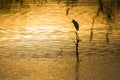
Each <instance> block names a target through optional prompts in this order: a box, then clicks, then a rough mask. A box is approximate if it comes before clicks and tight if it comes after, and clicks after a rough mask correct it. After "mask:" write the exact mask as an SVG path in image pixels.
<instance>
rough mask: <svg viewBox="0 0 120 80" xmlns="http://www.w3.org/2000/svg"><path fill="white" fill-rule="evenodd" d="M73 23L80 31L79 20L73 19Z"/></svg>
mask: <svg viewBox="0 0 120 80" xmlns="http://www.w3.org/2000/svg"><path fill="white" fill-rule="evenodd" d="M72 23H73V24H74V27H75V29H76V30H77V31H79V24H78V22H77V21H75V20H74V19H73V20H72Z"/></svg>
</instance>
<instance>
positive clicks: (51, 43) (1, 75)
mask: <svg viewBox="0 0 120 80" xmlns="http://www.w3.org/2000/svg"><path fill="white" fill-rule="evenodd" d="M38 3H39V1H38V2H36V4H30V3H27V4H26V5H27V6H25V7H23V8H20V6H18V5H22V4H19V3H17V4H14V5H12V6H15V5H17V6H18V7H16V8H12V9H11V10H10V12H7V13H2V12H1V13H0V80H119V79H120V77H119V74H120V71H119V67H120V62H119V61H120V57H119V56H120V53H119V52H120V43H119V42H120V35H119V34H120V32H119V30H116V29H113V30H112V31H111V32H107V31H108V27H107V26H108V24H107V22H106V21H105V20H104V18H103V17H102V18H100V17H97V18H95V20H96V21H95V24H94V27H93V36H92V37H93V40H92V41H90V38H91V26H92V23H93V17H94V16H95V14H96V11H97V8H98V7H97V4H95V5H93V6H90V5H88V4H87V5H78V4H76V5H73V4H70V5H66V4H65V3H62V2H60V3H59V4H58V3H57V2H48V3H44V4H38ZM28 5H29V6H28ZM68 8H69V9H70V10H69V13H68V15H66V11H67V9H68ZM116 14H117V15H116V17H119V14H118V13H117V12H116ZM73 19H74V20H76V21H77V22H78V23H79V26H80V28H79V31H77V32H78V35H79V38H80V41H79V47H78V52H79V58H80V61H76V44H77V43H76V34H75V31H76V29H75V27H74V25H73V23H72V20H73ZM116 25H119V18H116ZM108 33H109V34H108ZM106 36H107V37H106ZM108 41H109V42H108ZM111 75H112V76H111Z"/></svg>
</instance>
